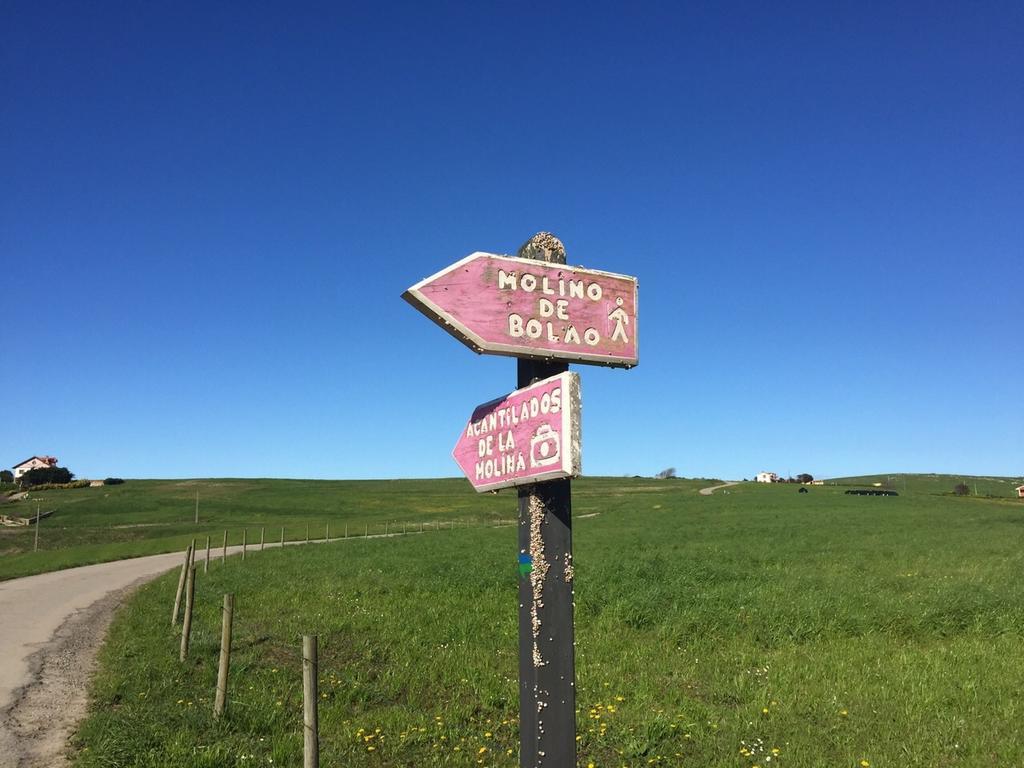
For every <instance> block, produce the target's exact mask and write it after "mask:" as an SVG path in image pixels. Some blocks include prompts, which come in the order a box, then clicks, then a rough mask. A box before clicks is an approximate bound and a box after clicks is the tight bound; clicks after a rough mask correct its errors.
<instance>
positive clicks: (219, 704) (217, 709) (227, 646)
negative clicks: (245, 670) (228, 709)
mask: <svg viewBox="0 0 1024 768" xmlns="http://www.w3.org/2000/svg"><path fill="white" fill-rule="evenodd" d="M234 613H235V596H234V595H232V594H227V595H224V613H223V616H222V617H221V624H220V662H219V663H218V665H217V695H216V697H215V698H214V701H213V716H214V717H220V716H221V715H223V714H224V707H225V705H226V704H227V700H228V669H229V668H230V667H231V622H232V619H233V616H234Z"/></svg>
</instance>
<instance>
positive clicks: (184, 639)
mask: <svg viewBox="0 0 1024 768" xmlns="http://www.w3.org/2000/svg"><path fill="white" fill-rule="evenodd" d="M195 597H196V567H195V566H194V565H192V566H189V569H188V580H187V581H186V583H185V619H184V621H183V622H182V625H181V650H180V651H179V653H178V661H184V660H185V659H187V658H188V643H189V639H190V636H191V634H192V603H193V601H194V600H195Z"/></svg>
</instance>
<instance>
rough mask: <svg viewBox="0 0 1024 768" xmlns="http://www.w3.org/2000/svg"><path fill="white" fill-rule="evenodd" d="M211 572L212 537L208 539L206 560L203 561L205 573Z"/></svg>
mask: <svg viewBox="0 0 1024 768" xmlns="http://www.w3.org/2000/svg"><path fill="white" fill-rule="evenodd" d="M209 571H210V537H209V536H207V537H206V559H205V560H204V561H203V573H209Z"/></svg>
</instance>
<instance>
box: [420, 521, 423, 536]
mask: <svg viewBox="0 0 1024 768" xmlns="http://www.w3.org/2000/svg"><path fill="white" fill-rule="evenodd" d="M420 533H423V521H422V520H420Z"/></svg>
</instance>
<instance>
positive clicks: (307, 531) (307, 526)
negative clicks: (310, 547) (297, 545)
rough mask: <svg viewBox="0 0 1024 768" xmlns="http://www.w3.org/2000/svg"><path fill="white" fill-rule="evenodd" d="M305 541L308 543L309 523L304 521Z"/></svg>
mask: <svg viewBox="0 0 1024 768" xmlns="http://www.w3.org/2000/svg"><path fill="white" fill-rule="evenodd" d="M306 543H307V544H309V523H306Z"/></svg>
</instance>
